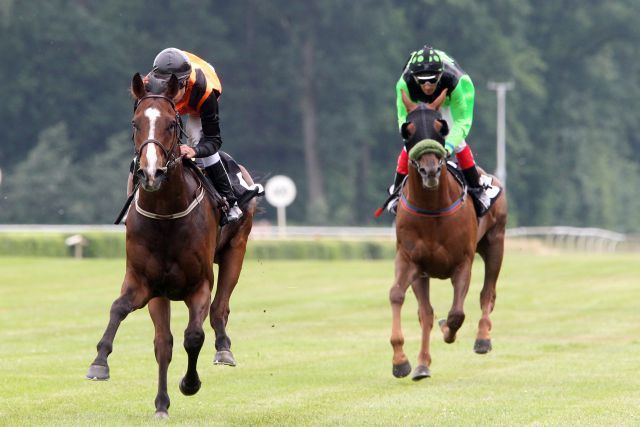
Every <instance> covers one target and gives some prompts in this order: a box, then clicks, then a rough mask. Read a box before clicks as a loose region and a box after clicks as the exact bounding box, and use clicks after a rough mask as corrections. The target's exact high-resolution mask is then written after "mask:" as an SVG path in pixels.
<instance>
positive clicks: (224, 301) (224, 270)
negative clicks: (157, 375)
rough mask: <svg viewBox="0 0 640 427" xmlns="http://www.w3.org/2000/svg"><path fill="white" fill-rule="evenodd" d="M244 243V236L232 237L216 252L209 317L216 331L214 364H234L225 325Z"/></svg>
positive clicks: (239, 268) (244, 246)
mask: <svg viewBox="0 0 640 427" xmlns="http://www.w3.org/2000/svg"><path fill="white" fill-rule="evenodd" d="M246 245H247V243H246V238H241V237H240V238H238V239H237V240H236V238H234V239H232V241H231V242H230V244H229V246H227V247H226V248H225V249H224V250H223V251H222V252H221V253H219V254H218V265H219V269H218V282H217V285H216V293H215V296H214V298H213V302H212V303H211V310H210V319H209V321H210V322H211V327H212V328H213V330H214V331H215V333H216V355H215V357H214V359H213V363H214V364H216V365H227V366H236V360H235V358H234V357H233V353H232V352H231V339H230V338H229V336H228V335H227V330H226V326H227V321H228V320H229V313H230V308H229V301H230V300H231V294H232V293H233V290H234V289H235V287H236V285H237V284H238V279H239V278H240V272H241V271H242V262H243V260H244V254H245V250H246Z"/></svg>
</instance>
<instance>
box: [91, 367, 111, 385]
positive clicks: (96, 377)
mask: <svg viewBox="0 0 640 427" xmlns="http://www.w3.org/2000/svg"><path fill="white" fill-rule="evenodd" d="M86 378H87V379H88V380H93V381H106V380H108V379H109V367H108V366H102V365H91V366H89V370H88V371H87V375H86Z"/></svg>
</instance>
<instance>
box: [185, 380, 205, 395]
mask: <svg viewBox="0 0 640 427" xmlns="http://www.w3.org/2000/svg"><path fill="white" fill-rule="evenodd" d="M185 378H186V377H183V378H182V380H181V381H180V391H181V392H182V394H184V395H185V396H193V395H194V394H196V393H197V392H198V390H200V386H201V385H202V382H200V380H199V379H196V381H197V382H196V383H194V384H187V382H186V381H185Z"/></svg>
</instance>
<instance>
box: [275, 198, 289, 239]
mask: <svg viewBox="0 0 640 427" xmlns="http://www.w3.org/2000/svg"><path fill="white" fill-rule="evenodd" d="M286 209H287V208H285V207H284V206H278V208H277V211H278V234H279V235H280V237H284V236H286V235H287V231H286V230H287V213H286Z"/></svg>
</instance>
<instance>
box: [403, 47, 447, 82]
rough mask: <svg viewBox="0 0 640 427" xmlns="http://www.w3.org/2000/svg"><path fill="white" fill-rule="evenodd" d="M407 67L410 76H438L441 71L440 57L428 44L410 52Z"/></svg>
mask: <svg viewBox="0 0 640 427" xmlns="http://www.w3.org/2000/svg"><path fill="white" fill-rule="evenodd" d="M407 69H408V71H409V73H410V74H411V75H412V76H423V75H424V76H429V75H431V76H438V75H439V74H440V73H442V69H443V66H442V58H440V55H439V54H438V52H437V51H436V50H435V49H434V48H432V47H431V46H429V45H424V47H423V48H422V49H420V50H419V51H417V52H413V53H412V54H411V58H409V62H408V63H407Z"/></svg>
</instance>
